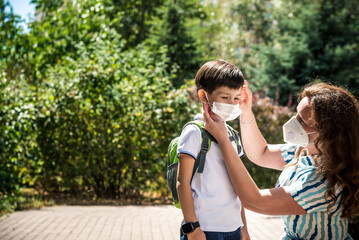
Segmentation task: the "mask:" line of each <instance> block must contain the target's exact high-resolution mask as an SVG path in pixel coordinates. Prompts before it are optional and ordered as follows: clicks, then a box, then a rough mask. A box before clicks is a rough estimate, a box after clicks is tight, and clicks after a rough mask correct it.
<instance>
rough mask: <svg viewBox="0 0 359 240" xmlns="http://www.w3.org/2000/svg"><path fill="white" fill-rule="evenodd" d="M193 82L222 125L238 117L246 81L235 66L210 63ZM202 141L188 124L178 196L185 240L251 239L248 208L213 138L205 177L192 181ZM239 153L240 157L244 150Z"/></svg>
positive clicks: (196, 129)
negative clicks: (247, 220) (248, 228)
mask: <svg viewBox="0 0 359 240" xmlns="http://www.w3.org/2000/svg"><path fill="white" fill-rule="evenodd" d="M195 81H196V86H197V92H198V97H199V99H200V101H201V102H202V104H209V105H210V106H211V110H212V111H213V112H214V113H216V114H217V115H219V116H220V117H222V119H223V120H224V121H230V120H233V119H235V118H237V117H238V116H239V114H240V109H239V98H240V94H241V89H242V86H243V84H244V77H243V74H242V72H241V71H240V70H239V69H238V68H237V67H236V66H234V65H232V64H230V63H228V62H226V61H224V60H215V61H210V62H207V63H205V64H204V65H203V66H202V67H201V68H200V70H199V71H198V72H197V74H196V77H195ZM196 118H198V115H197V116H196ZM227 130H228V135H229V136H232V131H230V129H229V128H228V127H227ZM201 139H202V137H201V130H200V129H199V127H198V126H196V125H194V124H189V125H187V126H186V127H185V128H184V129H183V131H182V133H181V136H180V138H179V141H178V148H177V154H178V157H179V165H178V176H177V192H178V197H179V201H180V204H181V209H182V213H183V216H184V222H183V223H182V225H181V240H184V239H188V240H192V239H207V240H212V239H213V240H219V239H223V240H232V239H233V240H234V239H236V240H237V239H249V235H248V231H247V227H246V225H245V223H246V222H245V216H244V209H243V208H242V206H241V202H240V200H239V198H238V197H237V194H236V193H235V191H234V189H233V187H232V184H231V182H230V179H229V177H228V174H227V170H226V167H225V164H224V160H223V155H222V152H221V150H220V148H219V146H218V144H217V143H215V142H214V141H213V140H212V141H211V146H210V149H209V151H208V152H207V154H206V159H205V165H204V170H203V173H196V174H195V175H194V176H193V179H192V181H191V177H192V172H193V166H194V163H195V161H194V160H195V158H196V156H197V155H198V153H199V151H200V149H201ZM239 142H240V141H239ZM232 144H233V147H234V148H235V149H236V150H237V146H236V143H235V142H234V141H233V142H232ZM238 154H239V156H240V157H241V156H242V155H243V151H241V152H240V153H238ZM241 235H242V238H241Z"/></svg>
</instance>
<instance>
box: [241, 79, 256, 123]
mask: <svg viewBox="0 0 359 240" xmlns="http://www.w3.org/2000/svg"><path fill="white" fill-rule="evenodd" d="M252 97H253V96H252V92H251V91H250V90H249V88H248V82H247V80H244V85H243V87H242V91H241V97H240V99H239V108H240V109H241V110H242V114H241V120H242V121H244V122H248V121H249V120H251V119H252V118H253V117H252V115H253V114H252Z"/></svg>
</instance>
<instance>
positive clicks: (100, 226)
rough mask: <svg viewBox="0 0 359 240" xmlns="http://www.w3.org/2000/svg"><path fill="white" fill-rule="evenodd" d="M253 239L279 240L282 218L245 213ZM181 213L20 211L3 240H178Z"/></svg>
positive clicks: (2, 232) (5, 221)
mask: <svg viewBox="0 0 359 240" xmlns="http://www.w3.org/2000/svg"><path fill="white" fill-rule="evenodd" d="M246 215H247V223H248V229H249V233H250V235H251V239H252V240H263V239H264V240H267V239H269V240H271V239H274V240H275V239H278V238H279V237H280V235H281V234H282V231H283V223H282V220H281V218H280V217H270V216H264V215H260V214H256V213H254V212H251V211H248V210H246ZM181 220H182V213H181V210H179V209H176V208H175V207H174V206H171V205H163V206H56V207H45V208H42V209H40V210H30V211H19V212H15V213H13V214H11V215H10V216H8V217H3V218H1V220H0V239H1V240H10V239H14V240H18V239H25V240H32V239H33V240H42V239H49V240H56V239H64V240H65V239H66V240H72V239H74V240H75V239H76V240H78V239H80V240H82V239H83V240H88V239H101V240H109V239H120V240H172V239H173V240H177V239H179V226H180V222H181Z"/></svg>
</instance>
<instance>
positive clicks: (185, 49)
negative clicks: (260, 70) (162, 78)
mask: <svg viewBox="0 0 359 240" xmlns="http://www.w3.org/2000/svg"><path fill="white" fill-rule="evenodd" d="M197 5H198V4H197V3H196V1H183V0H180V1H173V0H168V1H167V2H166V4H165V5H164V6H163V8H161V9H160V10H159V12H160V17H161V19H160V18H155V19H154V21H153V23H154V24H153V33H152V34H151V36H150V38H149V39H148V40H147V44H148V45H149V46H150V47H151V48H152V49H153V50H154V51H153V52H154V54H155V56H154V57H157V56H156V55H157V54H156V53H157V52H158V54H162V51H160V49H163V47H164V46H165V52H166V56H167V58H168V59H169V61H170V63H171V64H169V65H168V66H167V69H166V70H167V72H168V73H172V77H171V81H172V83H173V85H174V87H176V88H178V87H180V86H181V85H183V83H184V79H192V78H194V76H195V74H196V71H197V70H198V69H199V67H200V63H201V61H202V54H201V53H200V52H199V51H198V47H197V46H196V42H195V40H194V38H193V37H192V36H191V35H190V33H189V31H188V28H186V19H187V18H189V17H199V18H204V17H205V16H204V15H201V14H200V13H199V12H200V11H199V10H198V11H196V10H197V9H199V6H197Z"/></svg>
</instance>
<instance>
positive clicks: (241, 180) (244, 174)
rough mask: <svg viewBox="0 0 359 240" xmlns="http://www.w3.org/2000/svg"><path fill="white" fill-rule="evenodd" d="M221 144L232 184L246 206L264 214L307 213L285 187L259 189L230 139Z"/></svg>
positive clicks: (223, 140) (222, 141)
mask: <svg viewBox="0 0 359 240" xmlns="http://www.w3.org/2000/svg"><path fill="white" fill-rule="evenodd" d="M219 146H220V148H221V151H222V153H223V157H224V161H225V164H226V167H227V172H228V175H229V178H230V180H231V182H232V186H233V188H234V190H235V192H236V193H237V195H238V197H239V198H240V199H241V201H242V202H243V205H244V206H245V207H246V208H248V209H250V210H252V211H255V212H258V213H262V214H273V215H291V214H296V215H299V214H306V212H305V211H304V209H303V208H302V207H301V206H299V205H298V203H297V202H296V201H295V200H294V199H293V198H292V196H291V194H290V193H289V192H288V190H286V189H285V188H282V187H280V188H272V189H259V188H258V187H257V185H256V183H255V182H254V181H253V179H252V177H251V176H250V175H249V173H248V171H247V169H246V168H245V166H244V164H243V162H242V160H241V159H240V158H239V157H238V155H237V152H236V151H235V149H234V148H233V146H232V144H231V142H230V141H229V139H222V140H221V141H219Z"/></svg>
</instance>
